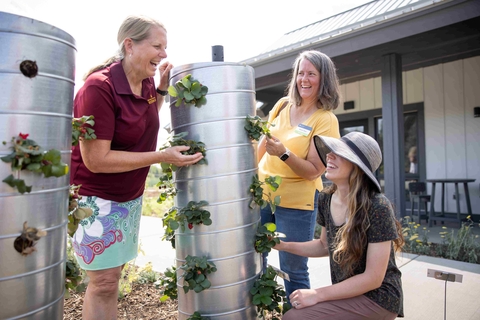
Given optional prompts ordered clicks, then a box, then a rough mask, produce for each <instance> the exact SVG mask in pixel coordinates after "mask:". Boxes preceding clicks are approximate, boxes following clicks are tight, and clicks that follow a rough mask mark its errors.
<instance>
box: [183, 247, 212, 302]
mask: <svg viewBox="0 0 480 320" xmlns="http://www.w3.org/2000/svg"><path fill="white" fill-rule="evenodd" d="M185 259H186V261H185V263H184V264H183V265H182V266H181V267H179V269H181V270H183V274H182V275H181V276H180V278H179V279H181V278H183V291H184V292H185V293H188V291H190V290H193V291H195V292H196V293H199V292H201V291H203V290H205V289H208V288H210V286H211V283H210V281H209V280H208V279H207V275H208V274H210V273H212V272H216V271H217V267H216V266H215V264H214V263H213V262H209V261H208V260H207V257H196V256H190V255H188V256H187V257H186V258H185Z"/></svg>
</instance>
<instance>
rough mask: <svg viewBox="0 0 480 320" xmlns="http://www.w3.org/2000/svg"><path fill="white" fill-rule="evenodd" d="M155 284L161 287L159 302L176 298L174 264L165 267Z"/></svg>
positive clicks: (175, 269) (175, 270) (175, 271)
mask: <svg viewBox="0 0 480 320" xmlns="http://www.w3.org/2000/svg"><path fill="white" fill-rule="evenodd" d="M156 284H158V285H159V286H162V287H163V290H162V296H161V297H160V301H161V302H165V301H167V300H168V299H172V300H175V299H177V298H178V290H177V268H175V267H174V266H172V268H171V269H170V268H167V270H165V272H164V275H163V276H162V277H160V280H159V281H157V283H156Z"/></svg>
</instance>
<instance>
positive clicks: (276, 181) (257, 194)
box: [250, 174, 282, 213]
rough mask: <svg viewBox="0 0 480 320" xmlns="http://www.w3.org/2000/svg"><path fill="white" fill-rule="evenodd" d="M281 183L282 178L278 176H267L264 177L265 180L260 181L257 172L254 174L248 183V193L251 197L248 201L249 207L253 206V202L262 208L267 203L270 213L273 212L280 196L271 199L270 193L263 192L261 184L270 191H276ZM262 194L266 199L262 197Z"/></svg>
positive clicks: (278, 203)
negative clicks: (250, 182)
mask: <svg viewBox="0 0 480 320" xmlns="http://www.w3.org/2000/svg"><path fill="white" fill-rule="evenodd" d="M281 183H282V178H281V177H280V176H275V177H273V176H269V177H267V178H265V181H260V180H259V179H258V174H256V175H254V176H253V178H252V184H251V185H250V193H251V194H252V197H253V199H252V201H251V202H250V208H253V205H254V203H256V204H257V205H259V206H260V208H262V209H263V208H265V207H266V206H267V204H269V205H270V208H271V209H272V213H273V212H275V210H276V208H277V206H278V205H280V200H281V196H275V198H273V199H272V196H271V193H270V192H269V193H265V192H264V190H263V186H264V185H267V186H268V187H269V188H270V190H271V191H277V189H278V187H279V186H280V184H281ZM264 196H265V198H266V200H265V199H264Z"/></svg>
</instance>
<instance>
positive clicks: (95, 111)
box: [70, 16, 202, 319]
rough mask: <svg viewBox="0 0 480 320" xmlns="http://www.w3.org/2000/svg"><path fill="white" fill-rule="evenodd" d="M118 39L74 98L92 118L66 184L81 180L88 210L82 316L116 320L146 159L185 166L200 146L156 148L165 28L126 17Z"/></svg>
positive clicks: (134, 243) (133, 248) (133, 249)
mask: <svg viewBox="0 0 480 320" xmlns="http://www.w3.org/2000/svg"><path fill="white" fill-rule="evenodd" d="M117 41H118V44H119V46H120V48H119V52H118V54H117V55H116V56H114V57H112V58H110V59H108V60H107V61H106V62H105V63H103V64H102V65H100V66H97V67H95V68H93V69H92V70H90V71H89V72H88V73H87V75H86V77H85V84H84V85H83V87H82V88H81V89H80V90H79V91H78V93H77V95H76V97H75V102H74V116H75V117H81V116H84V115H87V116H88V115H93V116H94V117H95V126H94V129H95V134H96V135H97V139H96V140H83V141H80V144H79V146H76V147H74V148H73V150H72V165H71V167H72V168H71V177H70V180H71V181H70V183H71V184H75V185H81V189H80V194H81V195H82V200H81V201H80V203H79V205H80V206H84V207H89V208H91V209H92V210H93V215H92V216H91V217H89V218H87V219H84V220H82V221H81V223H80V225H79V228H78V230H77V232H76V233H75V235H74V237H73V246H74V250H75V255H76V258H77V261H78V262H79V264H80V266H81V267H82V268H83V269H84V270H87V275H88V276H89V278H90V282H89V284H88V288H87V292H86V295H85V299H84V304H83V312H82V313H83V316H82V317H83V319H116V313H117V292H118V280H119V279H120V274H121V270H122V268H123V266H124V264H125V263H126V262H128V261H130V260H132V259H134V258H135V257H136V256H137V252H138V231H139V226H140V217H141V207H142V195H143V191H144V187H145V180H146V177H147V174H148V170H149V167H150V165H152V164H155V163H161V162H166V163H172V164H174V165H176V166H185V165H191V164H194V163H196V162H198V161H199V160H200V159H202V155H201V153H197V154H195V155H183V154H182V153H181V152H182V151H185V150H188V147H185V146H178V147H171V148H168V149H165V150H162V151H155V150H156V145H157V134H158V129H159V126H160V122H159V118H158V113H159V110H160V107H161V106H162V104H163V101H164V96H165V95H166V94H167V87H168V80H169V79H168V77H169V71H170V70H171V69H172V65H171V64H170V63H168V62H164V63H162V64H161V65H160V62H161V61H162V60H163V59H165V58H166V57H167V54H166V51H165V50H166V47H167V32H166V29H165V27H164V26H163V25H162V24H161V23H159V22H158V21H155V20H152V19H150V18H147V17H142V16H132V17H128V18H127V19H126V20H125V21H124V22H123V23H122V25H121V26H120V29H119V31H118V36H117ZM157 69H158V70H159V72H160V84H159V86H158V87H157V88H155V83H154V79H153V77H154V76H155V73H156V70H157Z"/></svg>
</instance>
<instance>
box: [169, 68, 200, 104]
mask: <svg viewBox="0 0 480 320" xmlns="http://www.w3.org/2000/svg"><path fill="white" fill-rule="evenodd" d="M207 92H208V87H207V86H204V85H202V84H201V83H200V82H198V81H197V80H195V79H193V78H192V75H191V74H187V75H186V76H185V77H183V78H182V79H180V80H178V81H177V82H176V83H175V85H174V86H169V87H168V94H169V95H171V96H172V97H175V98H177V102H175V107H178V106H180V105H181V104H182V102H183V103H185V104H187V105H189V104H193V105H195V107H200V106H202V105H204V104H206V103H207V99H206V98H205V96H206V95H207Z"/></svg>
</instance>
